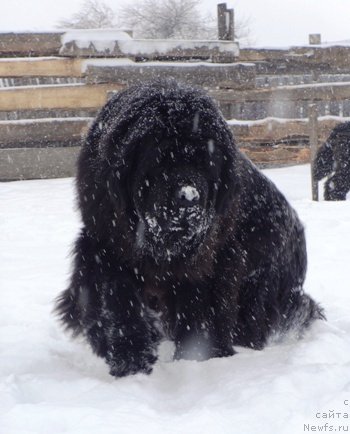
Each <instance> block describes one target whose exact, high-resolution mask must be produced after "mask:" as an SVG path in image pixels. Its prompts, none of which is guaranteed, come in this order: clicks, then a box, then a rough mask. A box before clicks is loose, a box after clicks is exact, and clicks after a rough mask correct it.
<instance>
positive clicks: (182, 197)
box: [175, 185, 200, 207]
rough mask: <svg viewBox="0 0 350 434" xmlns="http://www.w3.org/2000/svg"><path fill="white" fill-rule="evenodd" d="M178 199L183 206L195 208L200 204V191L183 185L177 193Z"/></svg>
mask: <svg viewBox="0 0 350 434" xmlns="http://www.w3.org/2000/svg"><path fill="white" fill-rule="evenodd" d="M175 195H176V199H177V201H178V203H179V204H180V205H181V206H187V207H189V206H193V205H195V204H196V203H198V201H199V198H200V195H199V191H198V190H197V189H196V187H194V186H193V185H183V186H181V187H179V188H178V189H177V191H176V194H175Z"/></svg>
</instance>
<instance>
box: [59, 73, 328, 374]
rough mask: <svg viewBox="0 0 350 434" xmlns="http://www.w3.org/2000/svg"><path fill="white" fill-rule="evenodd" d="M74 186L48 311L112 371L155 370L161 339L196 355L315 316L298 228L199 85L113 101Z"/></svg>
mask: <svg viewBox="0 0 350 434" xmlns="http://www.w3.org/2000/svg"><path fill="white" fill-rule="evenodd" d="M77 189H78V198H79V208H80V211H81V215H82V221H83V228H82V230H81V233H80V235H79V237H78V239H77V241H76V244H75V255H74V256H75V257H74V270H73V273H72V277H71V282H70V285H69V287H68V289H67V290H65V291H64V292H63V293H62V294H61V296H60V297H59V298H58V300H57V305H56V309H57V312H58V313H59V315H60V317H61V319H62V320H63V322H64V324H65V325H66V326H67V328H69V329H70V330H72V331H73V332H74V334H82V335H83V336H85V337H86V339H87V340H88V342H89V343H90V344H91V346H92V348H93V350H94V351H95V353H97V354H98V355H99V356H101V357H103V358H104V359H105V360H106V361H107V363H108V365H109V367H110V373H111V374H112V375H115V376H124V375H129V374H134V373H137V372H145V373H149V372H151V370H152V365H153V364H154V362H155V361H156V360H157V347H158V345H159V343H160V342H161V340H162V339H164V338H167V339H171V340H173V341H174V343H175V347H176V350H175V356H174V357H175V358H177V359H180V358H187V359H198V360H203V359H208V358H210V357H223V356H229V355H232V354H234V353H235V351H234V346H236V345H242V346H248V347H251V348H255V349H261V348H263V347H264V345H265V344H266V343H267V341H268V339H269V338H270V337H272V336H275V335H281V334H282V335H283V334H284V333H286V332H287V331H288V330H290V329H293V330H296V331H297V332H298V333H300V332H301V331H302V330H303V329H304V328H305V327H307V326H308V325H309V324H310V323H311V322H312V321H313V320H315V319H317V318H322V317H323V315H322V310H321V309H320V308H319V307H318V305H317V304H316V303H315V302H314V301H313V300H312V299H311V298H310V297H309V296H308V295H306V294H304V292H303V289H302V286H303V282H304V278H305V272H306V262H307V258H306V247H305V238H304V230H303V227H302V224H301V223H300V221H299V219H298V217H297V215H296V213H295V211H294V210H293V209H292V208H291V206H290V205H289V204H288V202H287V201H286V199H285V198H284V196H283V195H282V194H281V193H280V192H279V191H278V190H277V188H276V187H275V186H274V184H273V183H271V182H270V181H269V180H268V179H267V178H266V177H265V176H264V175H263V174H262V173H260V172H259V170H257V169H256V167H255V166H254V165H253V164H252V163H251V162H250V161H249V160H247V159H246V158H245V157H244V156H243V155H242V154H241V153H240V152H239V151H238V149H237V147H236V146H235V142H234V139H233V137H232V134H231V132H230V130H229V128H228V126H227V124H226V122H225V120H224V119H223V117H222V115H221V113H220V111H219V110H218V108H217V107H216V105H215V104H214V102H213V101H212V100H211V99H210V98H209V97H208V96H207V95H206V94H205V93H204V92H202V91H201V90H198V89H197V90H196V89H193V88H190V87H186V86H183V85H180V84H177V83H175V82H174V81H171V80H170V81H165V82H155V83H147V84H143V85H139V86H135V87H132V88H129V89H127V90H125V91H122V92H120V93H119V94H117V95H116V96H114V97H113V98H112V99H111V100H110V101H109V102H108V103H107V104H106V105H105V106H104V107H103V108H102V110H101V112H100V113H99V115H98V116H97V119H96V120H95V122H94V123H93V125H92V127H91V129H90V131H89V133H88V135H87V138H86V141H85V143H84V145H83V147H82V150H81V153H80V157H79V162H78V174H77Z"/></svg>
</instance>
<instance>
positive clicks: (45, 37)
mask: <svg viewBox="0 0 350 434" xmlns="http://www.w3.org/2000/svg"><path fill="white" fill-rule="evenodd" d="M62 34H63V32H37V33H33V32H22V33H14V32H8V33H0V57H9V56H16V57H22V56H23V57H24V56H57V55H58V53H59V50H60V48H61V35H62Z"/></svg>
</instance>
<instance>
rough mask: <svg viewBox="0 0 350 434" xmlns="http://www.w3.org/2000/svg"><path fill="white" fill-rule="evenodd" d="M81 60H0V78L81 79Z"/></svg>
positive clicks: (41, 58) (49, 58)
mask: <svg viewBox="0 0 350 434" xmlns="http://www.w3.org/2000/svg"><path fill="white" fill-rule="evenodd" d="M82 63H83V60H82V59H67V58H59V57H57V58H54V57H47V58H43V57H39V58H38V57H37V58H36V57H28V58H4V59H0V77H82V76H83V72H82Z"/></svg>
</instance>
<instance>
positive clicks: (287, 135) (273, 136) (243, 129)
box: [228, 116, 350, 146]
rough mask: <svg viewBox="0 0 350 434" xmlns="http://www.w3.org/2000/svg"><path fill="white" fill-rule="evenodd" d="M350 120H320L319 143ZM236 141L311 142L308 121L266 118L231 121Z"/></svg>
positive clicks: (252, 142)
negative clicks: (337, 127)
mask: <svg viewBox="0 0 350 434" xmlns="http://www.w3.org/2000/svg"><path fill="white" fill-rule="evenodd" d="M349 121H350V119H349V118H341V117H336V116H334V117H333V116H324V117H319V118H318V141H319V143H322V142H324V141H325V140H326V139H327V137H328V136H329V134H330V132H331V131H332V130H333V128H334V127H335V126H336V125H338V124H339V123H342V122H349ZM228 123H229V127H230V129H231V131H232V132H233V135H234V137H235V139H236V141H237V142H238V143H240V144H242V146H244V145H245V144H253V145H254V144H255V145H257V144H272V145H273V144H280V143H288V142H289V143H292V142H294V143H297V142H298V141H299V142H304V143H308V142H309V124H308V119H307V118H304V119H276V118H266V119H263V120H258V121H234V122H232V121H229V122H228Z"/></svg>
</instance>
